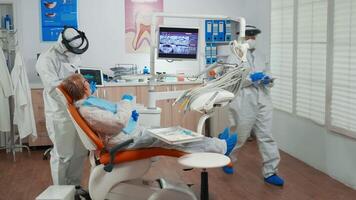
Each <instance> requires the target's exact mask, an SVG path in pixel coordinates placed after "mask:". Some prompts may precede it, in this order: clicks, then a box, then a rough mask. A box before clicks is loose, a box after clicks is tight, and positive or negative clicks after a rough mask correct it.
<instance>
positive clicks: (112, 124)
mask: <svg viewBox="0 0 356 200" xmlns="http://www.w3.org/2000/svg"><path fill="white" fill-rule="evenodd" d="M62 85H63V88H64V89H65V90H66V91H67V93H68V94H69V95H70V96H72V97H73V100H74V101H75V105H76V107H77V109H78V110H79V113H80V114H81V115H82V117H83V118H84V120H85V121H86V122H87V123H88V125H89V126H90V128H91V129H93V130H94V132H96V133H97V134H98V135H99V137H100V138H101V139H102V141H103V142H104V145H105V146H106V147H109V148H110V147H113V146H115V145H116V144H118V143H122V142H123V141H127V140H128V139H133V141H134V142H133V143H131V144H130V145H129V146H128V147H127V148H126V149H138V148H148V147H163V148H167V149H176V150H180V151H184V152H189V153H195V152H214V153H221V154H228V153H229V152H231V150H232V148H233V147H234V146H235V144H236V140H237V138H236V136H235V137H229V138H224V139H218V138H209V137H204V138H203V139H202V140H200V141H196V142H190V143H185V144H177V145H170V144H167V143H165V142H163V141H160V140H158V139H156V138H154V137H152V136H150V135H149V134H148V133H147V132H146V131H145V129H144V128H143V127H140V126H139V125H136V126H135V124H134V125H132V124H130V123H133V122H134V121H135V120H136V121H137V117H138V116H137V115H136V113H135V112H133V110H132V103H131V100H130V97H129V96H125V97H124V98H123V99H122V100H121V101H120V102H119V103H117V104H114V103H111V102H108V101H105V100H103V99H99V98H96V97H92V96H90V93H91V91H90V86H89V83H88V82H87V81H86V80H85V79H84V77H83V76H82V75H80V74H74V75H72V76H70V77H68V78H67V79H65V80H64V81H63V83H62ZM130 118H131V119H130ZM128 126H130V128H131V130H129V131H127V130H126V131H124V130H125V129H126V127H128Z"/></svg>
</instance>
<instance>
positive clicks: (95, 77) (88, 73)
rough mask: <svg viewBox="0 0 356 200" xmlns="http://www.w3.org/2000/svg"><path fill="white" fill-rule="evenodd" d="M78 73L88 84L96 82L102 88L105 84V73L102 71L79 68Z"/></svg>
mask: <svg viewBox="0 0 356 200" xmlns="http://www.w3.org/2000/svg"><path fill="white" fill-rule="evenodd" d="M78 73H79V74H81V75H83V76H84V78H85V79H87V80H88V82H89V83H90V82H92V81H93V82H95V83H96V85H97V86H102V85H103V84H104V81H103V72H102V70H101V69H94V68H79V69H78Z"/></svg>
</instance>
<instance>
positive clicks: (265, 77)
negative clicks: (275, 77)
mask: <svg viewBox="0 0 356 200" xmlns="http://www.w3.org/2000/svg"><path fill="white" fill-rule="evenodd" d="M261 82H262V84H263V85H268V84H270V83H271V82H272V79H271V77H269V76H267V75H265V76H264V77H263V79H262V80H261Z"/></svg>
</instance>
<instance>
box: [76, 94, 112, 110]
mask: <svg viewBox="0 0 356 200" xmlns="http://www.w3.org/2000/svg"><path fill="white" fill-rule="evenodd" d="M83 106H95V107H98V108H101V109H104V110H107V111H110V112H112V113H113V114H116V112H117V104H114V103H111V102H109V101H106V100H104V99H100V98H97V97H95V96H90V97H88V98H87V99H86V100H85V101H84V102H83Z"/></svg>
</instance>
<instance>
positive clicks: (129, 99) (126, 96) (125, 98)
mask: <svg viewBox="0 0 356 200" xmlns="http://www.w3.org/2000/svg"><path fill="white" fill-rule="evenodd" d="M121 100H127V101H132V100H133V96H131V95H129V94H124V95H123V96H122V97H121Z"/></svg>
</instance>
